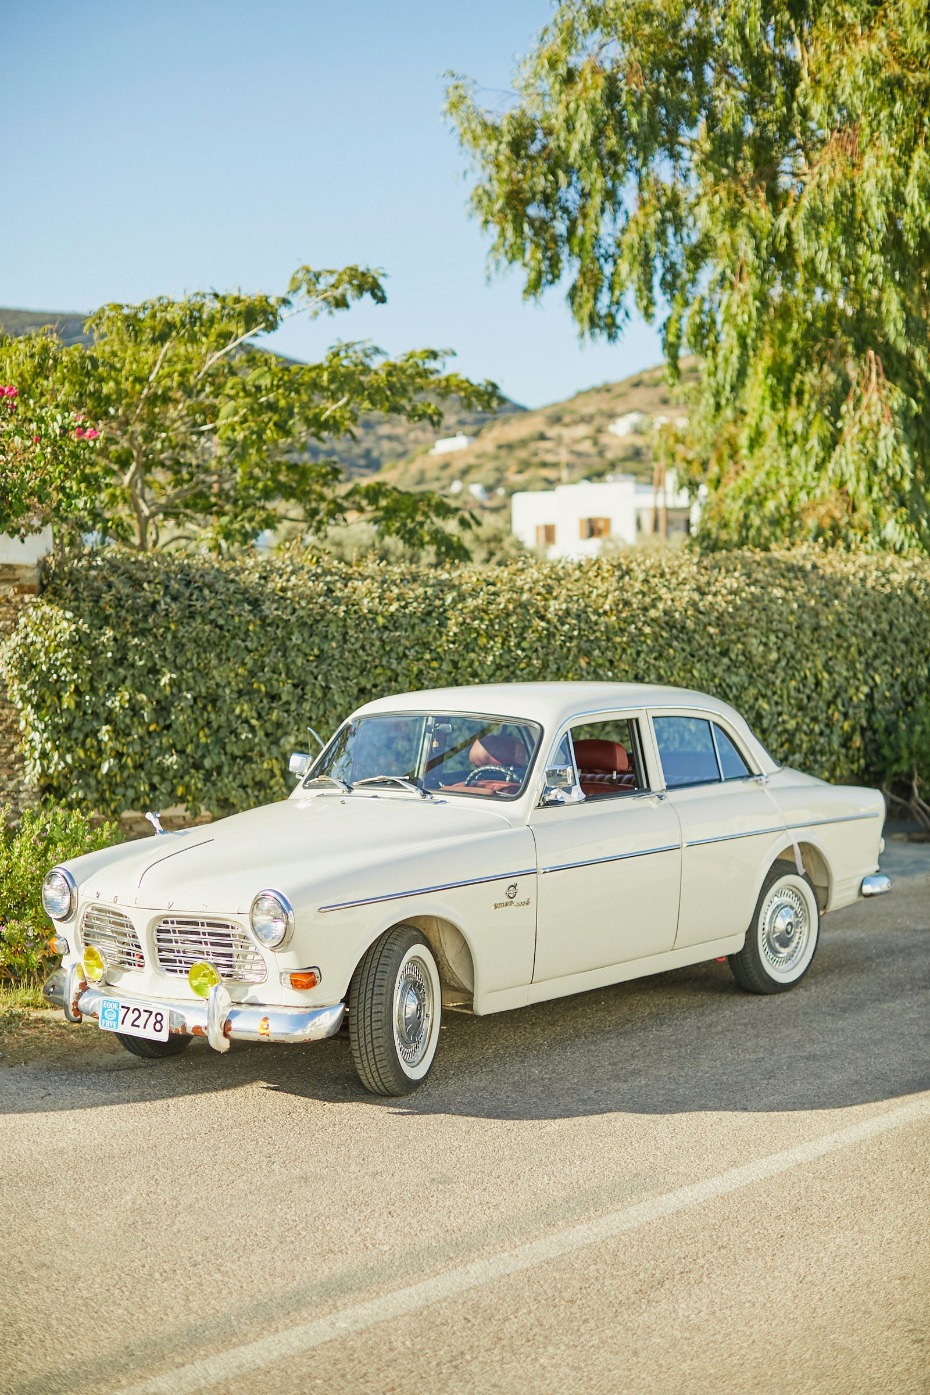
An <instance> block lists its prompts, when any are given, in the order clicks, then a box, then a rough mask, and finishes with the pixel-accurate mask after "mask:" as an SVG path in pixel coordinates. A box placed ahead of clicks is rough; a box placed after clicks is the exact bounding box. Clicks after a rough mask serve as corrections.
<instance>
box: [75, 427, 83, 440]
mask: <svg viewBox="0 0 930 1395" xmlns="http://www.w3.org/2000/svg"><path fill="white" fill-rule="evenodd" d="M74 439H75V440H76V441H83V439H84V432H83V431H82V429H81V427H80V426H76V427H75V428H74Z"/></svg>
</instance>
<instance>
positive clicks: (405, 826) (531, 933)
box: [43, 683, 890, 1095]
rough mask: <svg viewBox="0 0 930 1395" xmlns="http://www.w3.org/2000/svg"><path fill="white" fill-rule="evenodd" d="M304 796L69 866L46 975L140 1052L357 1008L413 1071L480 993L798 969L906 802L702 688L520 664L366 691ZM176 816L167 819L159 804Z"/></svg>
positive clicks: (274, 1034) (491, 998)
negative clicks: (814, 760) (509, 678)
mask: <svg viewBox="0 0 930 1395" xmlns="http://www.w3.org/2000/svg"><path fill="white" fill-rule="evenodd" d="M291 769H292V771H293V772H294V773H295V774H296V775H297V777H298V784H297V786H296V788H295V789H294V791H293V793H292V794H291V796H290V798H288V799H285V800H282V801H280V802H279V803H275V804H269V805H266V806H264V807H263V808H259V809H253V810H251V811H249V812H248V813H244V814H237V815H235V816H234V817H232V818H227V819H223V820H221V821H219V822H217V823H214V824H210V825H208V826H205V827H199V828H191V829H187V830H186V831H184V832H180V833H173V834H167V835H165V836H164V837H160V838H153V839H146V840H144V841H142V842H135V843H127V844H122V845H121V846H118V847H114V848H109V849H107V850H105V851H103V852H96V853H89V854H88V855H87V856H85V857H80V858H76V859H74V860H73V861H72V862H69V863H65V864H63V865H62V866H60V867H56V868H54V869H53V870H52V871H51V872H49V874H48V876H47V877H46V879H45V883H44V892H43V895H44V904H45V908H46V910H47V912H48V914H49V915H50V916H51V917H52V919H53V920H54V922H55V925H56V944H57V948H58V949H59V951H60V953H61V955H62V968H61V969H60V970H59V971H58V972H57V973H56V974H55V975H54V976H53V978H52V979H51V980H50V982H49V985H48V987H47V990H46V991H47V995H48V997H49V998H50V999H51V1000H52V1001H54V1002H58V1003H59V1004H60V1005H61V1006H62V1007H63V1008H64V1011H65V1014H66V1016H67V1017H68V1018H69V1020H71V1021H79V1020H80V1018H81V1015H84V1016H87V1017H92V1018H96V1019H97V1020H98V1022H99V1025H100V1027H102V1028H104V1029H106V1030H108V1031H113V1032H115V1033H116V1035H117V1037H118V1039H119V1040H120V1041H121V1042H122V1044H123V1046H125V1047H126V1048H127V1050H129V1051H132V1052H134V1053H135V1054H136V1055H138V1056H146V1057H162V1056H169V1055H173V1054H174V1053H175V1052H178V1051H180V1050H182V1049H183V1048H184V1047H185V1046H187V1045H188V1044H189V1042H190V1040H191V1038H192V1037H194V1036H202V1037H206V1039H207V1041H208V1042H209V1043H210V1045H211V1046H212V1047H213V1048H214V1049H215V1050H217V1051H227V1050H228V1049H229V1046H230V1042H233V1041H253V1042H261V1041H264V1042H308V1041H316V1040H318V1039H320V1038H322V1037H328V1036H332V1035H334V1034H335V1033H336V1032H337V1031H339V1029H340V1027H341V1026H343V1024H344V1021H345V1020H346V1019H347V1020H348V1033H349V1038H350V1042H351V1048H352V1056H353V1059H354V1062H355V1066H356V1069H357V1070H358V1074H359V1076H360V1077H361V1080H362V1082H363V1084H364V1085H365V1086H366V1087H367V1088H368V1089H369V1090H372V1091H374V1092H375V1093H377V1094H382V1095H400V1094H404V1093H406V1092H408V1091H410V1090H412V1089H413V1088H415V1087H416V1086H417V1085H419V1084H420V1082H421V1081H422V1080H423V1079H424V1078H425V1076H426V1075H427V1073H428V1072H429V1070H430V1067H431V1066H432V1064H433V1059H434V1056H435V1054H436V1047H437V1044H438V1041H439V1025H440V1017H441V1014H442V1011H443V1009H444V1008H447V1009H459V1010H465V1011H469V1012H473V1013H476V1014H478V1015H483V1014H485V1013H490V1012H501V1011H503V1010H504V1009H506V1008H516V1007H521V1006H522V1005H523V1004H525V1003H533V1002H541V1001H543V1000H544V999H547V998H557V997H561V996H563V995H565V994H569V993H578V992H581V991H583V990H584V989H588V988H598V987H601V986H603V985H604V984H610V983H618V982H620V981H621V980H624V979H633V978H639V977H641V976H642V975H645V974H655V973H661V972H663V971H664V970H666V969H675V968H680V967H681V966H682V965H686V964H695V963H698V962H699V961H701V960H706V959H715V958H719V957H721V956H724V955H725V956H726V957H727V959H728V961H729V964H730V967H731V969H732V971H733V974H734V976H735V978H736V981H737V983H738V984H739V985H740V986H741V987H742V988H745V989H748V990H749V991H750V992H753V993H779V992H782V991H784V990H785V989H788V988H791V987H793V986H794V985H795V984H796V983H798V982H799V981H800V980H801V979H802V978H803V977H804V975H805V974H806V973H807V971H808V969H809V968H810V965H811V961H812V959H813V957H814V953H815V951H816V948H817V940H818V935H819V932H820V917H821V915H822V914H823V912H825V911H829V910H834V909H836V908H837V907H840V906H848V905H849V904H850V903H851V902H853V901H855V900H856V899H857V898H858V897H860V896H875V895H878V894H879V893H881V892H884V891H887V890H888V889H889V886H890V883H889V880H888V878H887V877H885V876H883V875H881V874H879V872H878V859H879V853H880V851H881V849H882V846H883V844H882V824H883V819H884V812H885V810H884V803H883V800H882V796H881V795H880V794H879V793H878V792H877V791H875V790H870V789H861V788H853V787H847V786H835V785H829V784H826V783H824V781H822V780H817V779H814V778H813V777H812V776H810V775H803V774H801V773H800V772H799V771H797V770H792V769H789V768H788V767H785V766H779V765H778V764H777V763H776V762H775V761H774V760H773V759H772V757H771V756H770V755H769V754H768V753H767V752H766V751H765V749H764V748H763V747H762V746H761V745H760V744H759V742H758V741H757V740H756V738H755V737H754V736H753V734H752V732H751V731H750V730H749V728H748V726H747V725H746V723H745V722H744V721H743V719H742V718H741V717H740V716H739V714H738V713H737V712H735V711H734V710H733V709H732V708H731V707H728V706H727V705H726V703H723V702H718V701H717V700H716V699H715V698H712V697H707V696H705V695H703V694H701V693H696V692H688V691H685V690H682V689H674V688H660V687H641V686H634V685H628V684H603V683H513V684H503V685H496V686H487V687H474V688H448V689H439V690H436V691H432V692H420V693H405V694H403V695H401V696H399V697H389V698H382V699H380V700H378V701H376V702H370V703H368V704H367V705H366V706H364V707H361V708H359V710H358V711H357V712H355V713H353V715H352V716H351V717H349V719H348V720H347V721H346V722H345V723H344V725H343V726H341V727H340V728H339V730H338V731H337V732H336V734H335V735H334V736H333V737H332V739H331V740H330V741H329V743H328V744H327V745H326V746H325V748H324V749H323V750H322V751H321V752H320V754H319V755H318V756H317V757H316V758H315V759H314V760H311V758H310V757H309V756H306V755H300V754H298V755H296V756H294V757H292V759H291ZM154 821H155V823H156V826H157V818H155V819H154Z"/></svg>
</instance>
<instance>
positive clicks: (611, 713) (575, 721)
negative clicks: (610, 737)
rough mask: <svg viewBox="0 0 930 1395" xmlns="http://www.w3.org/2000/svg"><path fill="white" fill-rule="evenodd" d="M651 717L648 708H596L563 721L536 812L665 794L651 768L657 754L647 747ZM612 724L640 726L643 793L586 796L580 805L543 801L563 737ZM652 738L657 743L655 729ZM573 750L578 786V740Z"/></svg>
mask: <svg viewBox="0 0 930 1395" xmlns="http://www.w3.org/2000/svg"><path fill="white" fill-rule="evenodd" d="M648 715H649V714H648V712H647V710H646V708H645V707H627V708H608V709H606V710H605V709H603V708H595V709H594V710H593V711H591V712H573V713H572V715H571V716H570V717H568V718H566V720H565V721H564V722H562V724H561V725H560V726H559V727H557V728H556V734H555V736H554V737H553V739H552V742H551V743H550V746H549V754H548V755H547V757H546V761H545V764H544V766H543V779H542V783H541V785H540V786H539V788H538V789H537V791H536V798H535V799H534V801H533V804H532V809H533V810H534V811H535V810H537V809H562V810H565V809H583V808H585V807H586V806H588V805H592V804H593V805H595V806H598V805H600V804H602V803H603V804H606V802H607V800H608V799H610V800H615V799H624V800H626V801H629V800H632V799H643V798H646V797H649V798H652V799H655V798H656V796H657V795H659V794H661V792H662V789H661V787H658V786H656V784H655V783H654V781H655V775H656V773H657V772H656V770H654V769H650V765H651V764H653V763H655V755H654V752H653V751H652V750H651V748H650V747H647V742H646V736H645V723H646V722H647V719H648ZM611 721H621V722H628V723H629V724H631V725H634V726H635V727H636V737H637V740H638V742H639V752H638V755H639V758H640V763H641V765H642V775H643V779H644V780H645V781H646V785H645V787H644V788H643V789H639V790H627V791H626V793H625V794H624V793H621V792H620V791H619V790H618V791H617V793H616V794H612V795H602V796H600V797H598V798H596V799H588V798H587V797H585V798H583V799H580V800H579V801H578V803H577V804H546V803H545V802H544V798H543V796H544V794H545V789H546V778H545V772H546V770H548V768H549V766H550V765H551V764H552V763H553V759H554V757H555V754H556V752H557V751H558V749H559V746H560V745H561V743H562V738H563V737H564V736H566V735H569V736H571V730H572V727H573V726H576V727H578V726H592V725H593V724H594V723H595V722H611ZM650 736H651V737H652V741H653V742H654V741H655V736H654V734H653V733H652V732H651V730H650ZM571 748H572V770H573V772H574V776H575V784H576V785H578V784H579V779H578V762H577V761H576V759H575V743H574V741H572V742H571ZM650 756H652V758H653V759H652V761H650ZM657 770H658V772H659V773H661V766H657Z"/></svg>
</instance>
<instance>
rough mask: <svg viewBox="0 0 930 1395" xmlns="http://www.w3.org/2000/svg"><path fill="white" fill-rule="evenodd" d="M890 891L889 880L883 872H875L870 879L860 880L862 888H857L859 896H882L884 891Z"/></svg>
mask: <svg viewBox="0 0 930 1395" xmlns="http://www.w3.org/2000/svg"><path fill="white" fill-rule="evenodd" d="M890 890H891V878H890V877H889V876H887V875H886V874H885V873H884V872H875V873H874V874H873V875H872V876H871V877H863V878H862V886H861V887H860V888H859V895H860V896H884V895H885V892H886V891H890Z"/></svg>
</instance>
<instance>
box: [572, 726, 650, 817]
mask: <svg viewBox="0 0 930 1395" xmlns="http://www.w3.org/2000/svg"><path fill="white" fill-rule="evenodd" d="M635 728H636V723H635V722H630V721H622V720H620V719H611V720H608V721H603V722H586V723H585V724H584V725H583V726H576V727H572V743H573V745H574V747H575V763H576V765H577V766H578V783H579V784H580V785H581V789H582V792H583V793H584V796H585V798H586V799H605V798H609V797H610V796H612V795H613V796H616V795H623V794H632V793H633V792H634V791H636V790H641V789H643V788H644V781H643V777H642V768H643V767H642V762H641V760H640V756H639V743H638V740H637V734H636V730H635Z"/></svg>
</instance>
